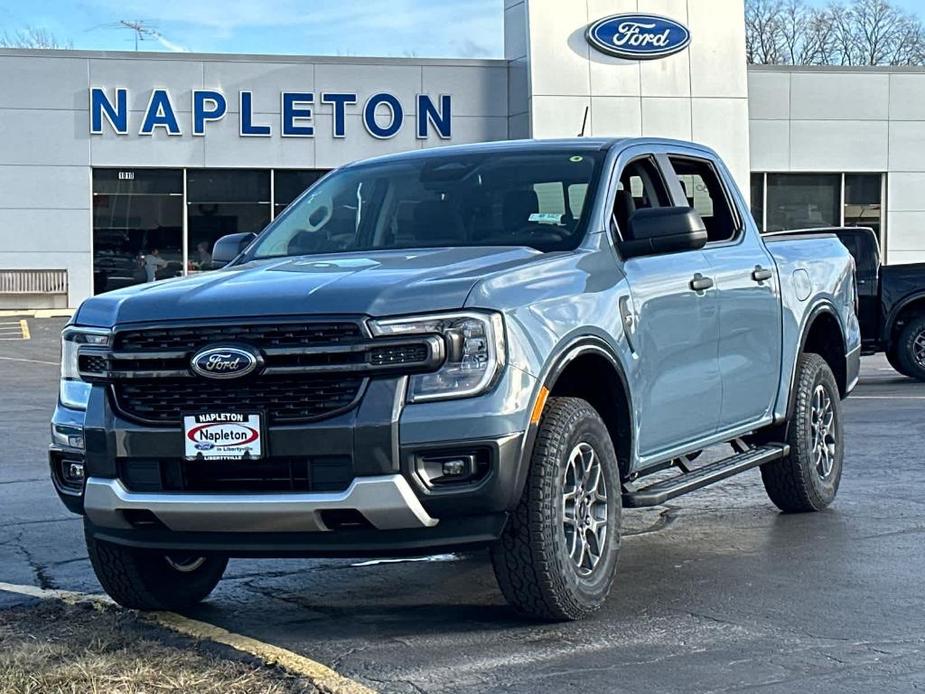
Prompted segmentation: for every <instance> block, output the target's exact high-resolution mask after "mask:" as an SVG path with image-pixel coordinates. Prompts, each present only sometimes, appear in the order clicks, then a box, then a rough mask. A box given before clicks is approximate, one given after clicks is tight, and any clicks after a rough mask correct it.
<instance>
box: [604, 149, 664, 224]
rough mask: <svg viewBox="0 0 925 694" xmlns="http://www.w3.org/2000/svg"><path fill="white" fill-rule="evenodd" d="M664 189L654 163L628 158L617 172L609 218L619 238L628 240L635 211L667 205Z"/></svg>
mask: <svg viewBox="0 0 925 694" xmlns="http://www.w3.org/2000/svg"><path fill="white" fill-rule="evenodd" d="M669 204H670V202H669V197H668V189H667V188H666V187H665V182H664V180H663V179H662V176H661V174H660V173H659V170H658V167H657V166H656V164H655V162H654V161H653V160H652V159H650V158H649V157H645V158H643V159H636V160H635V161H631V162H630V163H629V164H627V165H626V167H625V168H624V169H623V172H622V173H621V174H620V183H619V188H618V189H617V195H616V199H615V200H614V208H613V218H614V221H615V222H616V225H617V230H618V231H619V232H620V235H621V236H622V238H623V240H625V241H628V240H630V239H631V233H632V232H631V231H630V226H629V222H630V219H632V217H633V215H634V214H635V213H636V211H637V210H640V209H647V208H650V207H667V206H668V205H669Z"/></svg>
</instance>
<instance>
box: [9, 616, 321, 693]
mask: <svg viewBox="0 0 925 694" xmlns="http://www.w3.org/2000/svg"><path fill="white" fill-rule="evenodd" d="M315 691H316V690H315V688H314V687H312V686H311V685H310V684H309V683H307V682H306V681H304V680H301V679H299V678H296V677H293V676H290V675H288V674H286V673H284V672H282V671H281V670H279V669H276V668H270V667H266V666H264V665H262V664H261V663H258V662H255V661H254V660H252V659H250V658H248V657H246V656H243V655H241V654H238V653H236V652H234V651H232V650H231V649H226V648H224V647H217V646H214V645H213V644H206V643H198V642H195V641H193V640H191V639H186V638H183V637H179V636H177V635H175V634H173V633H171V632H167V631H164V630H161V629H159V628H157V627H154V626H152V625H150V624H148V623H146V622H143V621H141V620H139V619H137V618H136V617H135V616H134V615H133V614H132V613H129V612H119V611H116V610H111V609H105V608H102V609H101V608H98V607H94V606H92V605H87V604H81V605H65V604H63V603H59V602H55V601H47V602H42V603H40V604H38V605H34V606H30V607H16V608H12V609H8V610H0V693H2V694H8V693H9V694H12V693H14V692H15V693H16V694H40V693H41V694H47V693H50V692H62V693H65V692H66V693H68V694H71V693H73V694H77V693H78V692H79V693H81V694H83V693H84V692H92V693H94V694H95V693H97V692H99V693H100V694H142V693H145V694H160V693H162V692H196V694H245V693H246V694H292V693H293V692H305V693H314V692H315Z"/></svg>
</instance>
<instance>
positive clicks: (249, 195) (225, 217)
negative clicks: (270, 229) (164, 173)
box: [186, 169, 271, 272]
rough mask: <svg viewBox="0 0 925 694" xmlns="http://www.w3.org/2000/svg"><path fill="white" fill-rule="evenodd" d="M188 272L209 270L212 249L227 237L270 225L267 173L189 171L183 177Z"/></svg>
mask: <svg viewBox="0 0 925 694" xmlns="http://www.w3.org/2000/svg"><path fill="white" fill-rule="evenodd" d="M186 199H187V203H186V205H187V213H188V215H189V216H188V219H187V225H188V229H189V235H188V238H187V244H186V248H187V253H188V259H189V261H188V262H189V270H190V271H191V272H201V271H203V270H211V269H212V247H213V246H214V245H215V242H216V241H217V240H218V239H219V238H221V237H222V236H225V235H227V234H236V233H238V232H241V231H251V232H254V233H257V232H260V231H261V230H263V228H264V227H265V226H266V225H267V224H269V223H270V204H271V203H270V172H269V171H253V170H238V169H190V170H188V171H187V174H186Z"/></svg>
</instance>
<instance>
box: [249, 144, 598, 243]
mask: <svg viewBox="0 0 925 694" xmlns="http://www.w3.org/2000/svg"><path fill="white" fill-rule="evenodd" d="M603 157H604V152H600V151H588V150H585V149H581V148H580V149H578V150H574V149H573V150H568V149H565V148H563V149H561V150H558V149H557V150H550V149H544V150H542V151H534V152H509V153H505V152H497V151H495V152H484V153H477V154H453V155H450V154H447V155H446V156H436V157H421V158H412V159H407V160H404V161H392V162H382V163H373V164H368V165H360V166H355V167H348V168H346V169H343V170H341V171H336V172H334V173H332V174H331V175H329V176H327V177H325V178H324V179H322V180H321V181H319V182H318V183H317V184H315V185H314V186H313V187H312V188H310V189H309V190H308V191H307V192H306V193H304V194H303V195H302V196H301V197H300V198H299V199H297V200H296V201H295V202H294V203H292V205H291V206H290V207H289V209H287V210H286V211H285V212H284V213H283V214H282V215H281V216H280V217H279V218H278V219H277V220H276V221H275V222H273V224H271V225H270V226H269V227H268V228H267V230H266V232H265V233H264V234H262V235H261V237H260V239H259V240H258V241H257V243H256V245H255V247H254V249H253V250H252V251H251V252H250V253H249V254H248V256H249V257H250V258H269V257H279V256H290V255H303V254H311V253H339V252H349V251H366V250H378V249H399V248H428V247H441V246H453V247H459V246H531V247H533V248H536V249H537V250H540V251H556V250H570V249H573V248H575V247H576V246H577V245H578V244H579V242H580V241H581V238H582V236H583V235H584V227H585V226H586V221H585V219H586V217H587V216H588V212H589V208H590V207H591V205H590V196H591V194H592V192H593V190H594V189H595V188H596V183H597V178H598V175H599V173H598V172H599V170H600V167H601V160H602V159H603Z"/></svg>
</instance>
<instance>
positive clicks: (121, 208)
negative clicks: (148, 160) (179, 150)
mask: <svg viewBox="0 0 925 694" xmlns="http://www.w3.org/2000/svg"><path fill="white" fill-rule="evenodd" d="M181 274H183V171H182V170H180V169H94V170H93V293H94V294H100V293H102V292H107V291H110V290H112V289H119V288H120V287H126V286H128V285H130V284H140V283H141V282H152V281H154V280H155V279H165V278H167V277H176V276H177V275H181Z"/></svg>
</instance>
